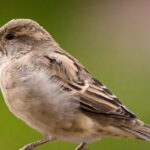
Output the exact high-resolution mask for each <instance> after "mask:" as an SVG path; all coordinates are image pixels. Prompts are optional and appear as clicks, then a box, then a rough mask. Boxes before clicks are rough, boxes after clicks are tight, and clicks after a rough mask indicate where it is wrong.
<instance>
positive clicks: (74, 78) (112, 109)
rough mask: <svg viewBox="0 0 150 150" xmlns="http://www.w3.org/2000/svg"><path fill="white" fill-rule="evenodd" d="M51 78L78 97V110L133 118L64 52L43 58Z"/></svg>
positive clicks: (104, 88) (109, 93)
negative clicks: (46, 61)
mask: <svg viewBox="0 0 150 150" xmlns="http://www.w3.org/2000/svg"><path fill="white" fill-rule="evenodd" d="M44 57H45V58H46V59H47V60H48V62H49V67H50V71H51V74H52V76H51V77H52V78H54V79H56V81H57V82H59V84H60V85H61V87H62V89H63V90H64V91H65V92H66V91H67V92H69V93H70V94H74V95H76V96H77V97H79V102H80V108H81V109H82V110H85V111H90V112H93V113H101V114H108V115H113V116H114V117H122V118H125V119H128V118H135V116H134V114H132V113H131V112H129V111H128V110H127V109H126V108H125V106H124V105H123V104H122V103H121V102H120V101H119V100H118V99H117V98H116V97H115V96H114V95H113V94H112V93H111V92H110V91H109V90H108V89H107V88H106V87H105V86H104V85H103V84H101V83H100V82H99V81H98V80H96V79H95V78H93V77H92V76H91V75H90V74H89V72H88V71H87V70H86V69H85V68H84V67H83V66H82V65H81V64H80V63H79V62H78V61H77V60H76V59H74V58H73V57H72V56H70V55H69V54H66V53H65V52H63V51H61V52H58V51H56V52H52V53H51V54H50V55H46V56H44Z"/></svg>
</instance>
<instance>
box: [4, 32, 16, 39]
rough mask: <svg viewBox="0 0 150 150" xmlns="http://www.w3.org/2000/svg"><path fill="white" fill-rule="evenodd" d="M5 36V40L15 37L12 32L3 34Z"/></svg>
mask: <svg viewBox="0 0 150 150" xmlns="http://www.w3.org/2000/svg"><path fill="white" fill-rule="evenodd" d="M5 38H6V39H7V40H13V39H14V38H15V35H14V33H8V34H7V35H6V36H5Z"/></svg>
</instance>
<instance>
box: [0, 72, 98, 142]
mask: <svg viewBox="0 0 150 150" xmlns="http://www.w3.org/2000/svg"><path fill="white" fill-rule="evenodd" d="M5 76H7V80H1V90H2V93H3V96H4V99H5V101H6V104H7V105H8V107H9V109H10V111H11V112H12V113H13V114H15V115H16V116H17V117H18V118H20V119H21V120H23V121H24V122H25V123H26V124H28V125H29V126H30V127H32V128H34V129H36V130H37V131H39V132H40V133H42V134H43V135H45V136H53V137H56V138H58V139H63V140H67V141H72V142H82V141H84V142H87V141H91V140H95V139H98V138H99V137H100V135H99V134H97V133H96V132H95V123H93V122H92V120H91V119H90V118H88V117H87V116H85V115H84V114H82V113H81V112H80V111H79V110H78V107H79V104H78V103H76V102H75V101H74V99H73V98H72V97H71V96H66V95H64V94H62V93H61V92H60V91H59V89H58V86H57V85H56V84H55V83H54V82H51V81H49V80H47V77H46V75H45V73H41V74H40V73H37V72H35V73H32V75H30V76H27V77H25V78H23V80H20V79H18V76H11V75H10V74H5ZM12 77H13V79H12ZM45 79H46V80H45Z"/></svg>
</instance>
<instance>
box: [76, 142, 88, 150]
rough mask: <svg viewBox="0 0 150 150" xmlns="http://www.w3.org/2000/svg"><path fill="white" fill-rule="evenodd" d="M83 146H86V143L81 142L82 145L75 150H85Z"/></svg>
mask: <svg viewBox="0 0 150 150" xmlns="http://www.w3.org/2000/svg"><path fill="white" fill-rule="evenodd" d="M85 145H86V143H84V142H82V143H80V144H79V146H78V147H77V148H76V149H75V150H87V149H86V148H85Z"/></svg>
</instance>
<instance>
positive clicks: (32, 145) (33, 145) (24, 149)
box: [19, 137, 55, 150]
mask: <svg viewBox="0 0 150 150" xmlns="http://www.w3.org/2000/svg"><path fill="white" fill-rule="evenodd" d="M52 140H55V138H52V137H47V138H45V139H42V140H38V141H35V142H33V143H30V144H27V145H25V146H24V147H22V148H21V149H19V150H33V149H34V148H36V147H37V146H40V145H42V144H44V143H47V142H49V141H52Z"/></svg>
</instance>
